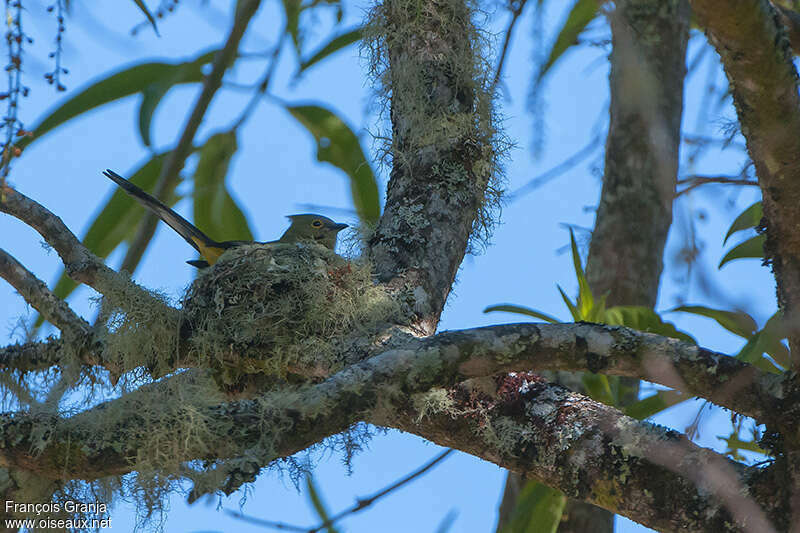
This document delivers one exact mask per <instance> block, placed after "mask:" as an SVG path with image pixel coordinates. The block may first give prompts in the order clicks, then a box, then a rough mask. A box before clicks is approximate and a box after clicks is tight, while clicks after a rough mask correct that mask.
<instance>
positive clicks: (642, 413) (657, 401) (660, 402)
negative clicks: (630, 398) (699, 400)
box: [625, 390, 691, 420]
mask: <svg viewBox="0 0 800 533" xmlns="http://www.w3.org/2000/svg"><path fill="white" fill-rule="evenodd" d="M690 398H691V397H690V396H686V395H685V394H683V393H681V392H678V391H674V390H662V391H658V392H656V393H655V394H651V395H650V396H648V397H647V398H642V399H641V400H639V401H637V402H635V403H632V404H631V405H629V406H627V407H626V408H625V414H626V415H628V416H630V417H633V418H636V419H637V420H644V419H645V418H649V417H651V416H653V415H655V414H657V413H660V412H661V411H663V410H665V409H668V408H669V407H672V406H673V405H677V404H679V403H681V402H684V401H686V400H688V399H690Z"/></svg>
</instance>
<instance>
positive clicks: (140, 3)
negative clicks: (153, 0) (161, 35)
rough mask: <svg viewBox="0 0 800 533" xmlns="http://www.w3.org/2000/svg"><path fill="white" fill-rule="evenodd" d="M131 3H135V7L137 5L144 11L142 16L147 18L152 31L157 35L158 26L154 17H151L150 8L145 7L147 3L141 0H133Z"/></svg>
mask: <svg viewBox="0 0 800 533" xmlns="http://www.w3.org/2000/svg"><path fill="white" fill-rule="evenodd" d="M133 3H134V4H136V7H138V8H139V9H140V10H141V12H142V13H144V16H145V17H147V20H148V21H149V22H150V25H151V26H153V31H154V32H156V35H158V26H156V19H155V18H153V14H152V13H150V10H149V9H147V5H145V3H144V2H143V1H142V0H133Z"/></svg>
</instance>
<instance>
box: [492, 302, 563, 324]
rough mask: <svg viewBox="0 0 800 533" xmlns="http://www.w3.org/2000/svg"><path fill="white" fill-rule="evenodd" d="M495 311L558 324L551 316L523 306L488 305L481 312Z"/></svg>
mask: <svg viewBox="0 0 800 533" xmlns="http://www.w3.org/2000/svg"><path fill="white" fill-rule="evenodd" d="M497 311H500V312H503V313H515V314H518V315H525V316H529V317H532V318H538V319H539V320H544V321H545V322H549V323H551V324H558V323H559V322H560V320H558V319H557V318H553V317H552V316H550V315H548V314H546V313H542V312H541V311H537V310H536V309H531V308H530V307H525V306H524V305H514V304H497V305H490V306H489V307H487V308H486V309H484V310H483V312H484V313H494V312H497Z"/></svg>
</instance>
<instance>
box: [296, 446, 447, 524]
mask: <svg viewBox="0 0 800 533" xmlns="http://www.w3.org/2000/svg"><path fill="white" fill-rule="evenodd" d="M452 452H453V449H452V448H449V449H447V450H445V451H443V452H442V453H440V454H439V455H437V456H436V457H434V458H433V459H431V460H430V461H428V463H427V464H425V465H423V466H422V467H420V468H418V469H417V470H415V471H414V472H411V473H410V474H408V475H407V476H405V477H404V478H402V479H399V480H397V481H395V482H394V483H392V484H391V485H389V486H388V487H386V488H385V489H383V490H381V491H378V492H376V493H375V494H373V495H372V496H369V497H368V498H359V499H358V500H356V503H355V505H353V506H352V507H350V508H349V509H345V510H344V511H341V512H340V513H338V514H335V515H333V516H332V517H330V518H328V519H327V520H325V521H324V522H322V523H321V524H319V525H318V526H317V527H315V528H312V529H310V530H309V533H317V531H320V530H322V529H324V528H326V527H329V526H332V525H333V524H334V523H335V522H337V521H339V520H341V519H342V518H344V517H345V516H347V515H351V514H354V513H357V512H359V511H361V510H363V509H366V508H367V507H369V506H370V505H372V504H373V503H375V501H377V500H379V499H381V498H383V497H384V496H386V495H387V494H389V493H391V492H394V491H395V490H397V489H399V488H400V487H402V486H403V485H406V484H407V483H409V482H411V481H413V480H414V479H416V478H418V477H419V476H421V475H422V474H424V473H425V472H427V471H428V470H430V469H431V468H433V467H434V466H436V465H437V464H438V463H440V462H441V461H443V460H444V459H445V458H446V457H447V456H448V455H450V454H451V453H452Z"/></svg>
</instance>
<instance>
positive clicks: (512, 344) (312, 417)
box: [0, 324, 782, 516]
mask: <svg viewBox="0 0 800 533" xmlns="http://www.w3.org/2000/svg"><path fill="white" fill-rule="evenodd" d="M659 360H661V361H662V363H666V364H662V365H656V366H668V367H670V368H676V369H677V374H676V376H669V375H667V376H664V375H659V374H656V375H654V377H653V380H654V381H656V382H665V383H666V384H669V385H673V386H675V385H676V384H677V385H683V386H685V387H686V389H685V390H687V392H694V387H695V386H696V385H698V381H699V386H701V387H702V388H703V389H704V390H707V391H711V393H710V396H711V398H712V399H718V400H719V401H720V402H722V404H723V405H726V406H728V407H731V408H733V409H737V410H739V411H741V412H745V413H748V414H751V415H754V416H756V417H757V418H762V417H767V416H768V414H767V413H769V412H772V411H775V409H773V408H771V407H770V406H771V405H774V404H775V403H776V402H777V401H779V399H780V397H781V394H782V393H781V391H782V389H781V377H780V376H768V375H764V374H762V373H760V372H759V371H758V370H756V369H751V367H749V365H746V364H745V363H741V362H739V361H736V360H735V359H733V358H730V357H726V356H722V355H719V354H713V353H710V352H707V351H704V350H701V349H699V348H697V347H696V346H693V345H691V344H688V343H683V342H677V341H672V340H668V339H664V338H661V337H658V336H656V335H651V334H646V333H641V332H636V331H634V330H629V329H626V328H619V327H609V326H602V325H597V324H549V325H537V324H509V325H503V326H493V327H486V328H477V329H474V330H465V331H453V332H445V333H442V334H439V335H437V336H434V337H430V338H426V339H414V340H411V341H409V342H407V343H406V344H405V345H402V346H400V347H398V348H394V349H391V350H388V351H386V352H384V353H383V354H380V355H377V356H374V357H372V358H369V359H367V360H365V361H362V362H360V363H357V364H354V365H351V366H349V367H347V368H346V369H344V370H342V371H340V372H338V373H337V374H334V375H333V376H331V377H330V378H328V379H327V380H325V381H323V382H322V383H319V384H317V385H309V386H304V387H300V388H297V389H281V390H276V391H273V392H269V393H264V394H261V395H259V396H255V397H253V398H251V399H247V400H238V401H228V402H226V401H224V399H221V398H216V397H214V396H213V395H211V394H210V393H209V389H208V387H207V386H206V385H203V384H202V383H201V380H203V379H205V380H206V381H209V380H210V377H208V376H207V375H204V373H203V372H202V371H195V370H190V371H187V372H183V373H181V374H178V375H176V376H173V377H170V378H165V379H163V380H161V381H159V382H157V383H153V384H151V385H146V386H143V387H141V388H140V389H139V390H137V391H135V392H132V393H129V394H126V395H125V396H123V397H122V398H119V399H116V400H111V401H109V402H106V403H104V404H101V405H99V406H97V407H95V408H92V409H89V410H87V411H84V412H81V413H79V414H77V415H74V416H71V417H69V418H60V417H56V416H54V415H44V414H36V413H29V414H24V413H23V414H19V413H18V414H7V415H3V416H0V466H5V467H9V468H20V469H24V470H27V471H30V472H33V473H35V474H36V475H37V476H39V477H41V478H44V479H51V480H59V479H64V478H77V479H96V478H99V477H104V476H108V475H114V474H122V473H125V472H128V471H131V470H139V469H141V468H142V467H143V466H144V467H149V468H164V467H165V463H164V461H167V462H166V465H167V466H173V467H178V466H179V465H181V464H182V463H183V462H184V461H190V460H196V459H201V460H203V459H205V460H210V459H216V460H220V459H221V460H223V461H225V463H224V465H222V466H220V467H219V468H221V469H223V468H224V469H223V470H218V472H224V474H225V476H224V478H225V479H224V481H223V482H222V483H221V484H220V482H219V478H217V481H216V484H215V485H213V486H210V487H205V488H203V487H202V486H201V487H196V488H195V491H196V492H197V493H199V494H202V493H203V491H204V490H218V489H219V490H224V491H226V492H231V491H233V490H236V489H237V488H238V487H239V486H241V484H242V483H245V482H248V481H252V480H253V479H255V476H256V475H257V474H258V472H259V470H260V469H261V468H262V467H264V466H267V465H268V464H270V463H271V462H272V461H274V460H275V459H278V458H280V457H287V456H290V455H292V454H294V453H296V452H298V451H300V450H303V449H306V448H308V447H309V446H311V445H313V444H315V443H317V442H320V441H321V440H323V439H324V438H326V437H328V436H330V435H333V434H335V433H339V432H342V431H344V430H346V429H347V428H348V427H350V426H351V425H352V424H353V423H356V422H358V421H360V420H364V421H370V422H376V423H383V422H386V423H387V425H389V426H392V427H401V428H403V429H409V426H407V425H406V422H402V424H401V425H399V426H395V424H394V423H393V422H391V421H392V420H394V418H393V417H395V416H396V413H397V412H398V410H400V411H401V412H402V410H403V409H406V408H407V407H408V406H409V405H411V404H414V403H415V402H416V401H417V400H416V399H417V398H419V394H420V393H423V394H426V393H428V394H430V393H431V392H430V391H432V390H437V389H438V390H446V389H452V388H453V387H458V384H459V383H462V382H464V381H466V380H469V379H471V378H484V377H487V376H493V375H497V374H501V375H507V374H508V373H509V372H513V371H518V370H523V369H531V368H532V369H542V368H554V367H555V368H562V369H570V370H589V369H593V370H603V371H606V372H608V373H622V374H624V375H635V376H638V377H643V376H645V375H648V372H649V370H648V362H658V361H659ZM744 377H746V378H747V379H744V380H743V381H742V382H740V383H737V378H744ZM526 379H528V378H526ZM530 379H533V380H534V381H535V382H536V387H539V389H537V390H539V391H540V392H539V393H537V394H536V395H534V396H531V397H528V396H526V397H525V401H529V402H531V403H530V404H529V406H528V407H527V408H526V410H523V411H519V400H520V398H521V397H520V396H519V393H520V391H521V390H522V388H523V387H522V385H521V384H520V383H517V382H515V381H514V380H513V379H512V380H511V381H510V382H507V383H506V386H504V387H503V388H502V389H503V390H504V391H505V392H504V393H503V394H501V396H502V398H501V400H502V402H501V403H503V404H504V405H505V406H501V407H500V408H499V410H494V411H492V416H495V415H496V414H500V415H502V416H508V415H512V414H513V415H514V416H521V417H522V418H523V419H524V420H517V421H516V422H514V421H513V420H511V422H514V424H516V425H524V424H528V425H529V426H530V424H539V423H538V422H536V417H538V416H539V415H540V414H541V413H545V412H546V413H550V412H552V409H554V407H553V400H554V398H555V399H556V400H557V403H558V405H559V407H558V408H557V409H558V410H559V412H562V413H563V415H564V417H563V418H562V417H557V418H556V419H553V420H551V422H552V421H559V420H560V422H558V424H557V425H556V426H553V425H552V424H551V422H548V423H547V424H542V425H540V426H536V427H535V431H534V428H531V427H529V429H528V430H525V432H523V433H520V434H517V433H507V434H506V435H505V436H504V437H503V438H502V439H500V440H499V441H496V440H492V438H489V439H488V440H486V439H485V437H486V436H487V435H486V434H484V433H482V432H481V431H476V428H475V427H471V429H469V430H468V429H467V428H466V427H465V428H464V429H463V430H461V431H460V432H452V433H451V432H450V431H449V429H448V428H449V427H450V424H464V423H468V424H472V423H474V422H475V421H478V422H480V420H481V418H480V417H481V416H483V415H482V413H483V412H484V411H485V410H486V409H485V408H486V407H487V406H491V405H493V403H492V402H495V400H491V399H490V400H489V404H486V403H485V402H484V399H482V398H481V397H473V396H470V395H467V396H465V397H464V398H463V399H464V401H467V402H473V403H474V405H473V406H472V408H471V410H470V409H464V408H462V407H459V406H458V405H457V402H456V403H455V404H454V403H452V402H450V405H451V406H454V407H446V404H447V402H440V406H439V407H437V405H436V403H435V402H432V403H431V405H432V407H431V408H430V409H428V410H427V411H428V412H430V413H436V412H437V410H441V408H442V407H441V406H445V407H446V410H447V411H448V415H447V417H448V418H449V417H453V422H451V423H450V422H448V423H445V422H444V421H443V420H442V419H441V418H438V417H437V418H435V419H432V420H433V422H430V423H431V424H433V426H435V427H437V428H438V429H436V431H437V432H440V433H420V434H422V435H423V436H426V437H427V438H431V439H432V440H434V441H435V442H437V443H439V444H442V445H447V446H455V447H458V448H461V449H465V450H470V452H471V453H475V454H476V455H477V456H478V457H482V458H484V459H486V460H490V461H494V462H497V463H498V464H499V465H501V466H504V467H513V468H515V469H516V470H518V471H522V472H529V473H531V474H535V475H536V476H537V477H539V474H540V473H542V474H543V476H544V477H541V479H543V481H545V482H548V483H554V484H553V485H552V486H554V487H556V488H560V489H562V490H566V491H567V493H568V494H569V495H570V496H573V497H577V496H579V497H584V496H585V497H587V498H589V499H591V500H592V501H599V498H600V497H601V494H600V493H599V492H597V491H599V490H600V489H598V488H594V489H592V490H594V491H596V492H597V494H593V495H587V493H578V492H575V490H574V489H575V486H574V479H573V478H574V477H575V476H578V477H580V476H582V475H583V474H584V470H585V472H586V473H587V475H588V474H590V473H591V472H594V473H593V474H591V475H592V476H595V475H596V474H598V471H597V470H596V461H592V462H591V464H588V463H587V464H583V463H580V464H572V463H570V464H568V465H564V464H560V463H553V464H548V466H547V470H546V471H539V470H536V469H535V468H533V467H526V468H527V470H524V469H523V470H520V463H518V462H517V461H518V460H519V457H518V453H517V451H514V450H516V447H517V446H524V445H525V443H526V442H527V441H528V440H529V439H530V438H534V436H533V434H532V433H530V432H531V431H533V433H536V436H535V439H536V440H537V442H538V444H536V447H537V448H536V449H538V451H537V452H536V453H537V454H545V453H550V452H548V450H549V448H548V447H547V446H545V444H546V443H547V442H548V439H550V438H556V439H560V438H562V437H563V438H566V437H569V439H575V438H578V439H579V440H580V439H583V437H582V435H584V434H585V433H586V430H587V429H586V425H585V423H586V421H587V420H589V419H591V420H595V422H596V428H595V429H596V431H595V433H594V437H593V438H598V439H601V440H602V438H603V436H604V435H606V436H607V437H608V438H610V439H617V440H619V439H622V438H623V436H624V435H630V438H631V439H633V441H632V443H631V446H634V447H640V448H641V447H646V448H647V449H653V447H654V446H657V445H658V444H657V443H658V441H659V439H660V438H661V437H660V436H659V435H660V434H658V433H653V432H651V430H650V429H649V428H650V426H649V425H648V424H645V423H641V422H637V421H634V420H632V419H629V418H627V417H622V415H621V414H620V413H618V412H617V411H615V410H614V409H613V408H610V407H607V406H602V405H601V404H598V403H596V402H593V401H592V400H589V399H588V398H585V397H583V396H580V395H577V394H575V395H571V396H565V394H567V393H566V392H559V391H562V389H561V388H560V387H556V388H553V387H554V386H551V385H548V384H546V383H543V382H542V381H541V378H535V379H534V378H530ZM673 379H677V381H672V380H673ZM512 385H514V386H513V387H512ZM514 387H517V388H514ZM726 387H734V388H730V389H729V390H728V391H727V392H726V391H725V389H726ZM514 391H517V392H514ZM542 391H551V392H552V393H553V394H556V393H557V394H556V396H553V395H552V394H551V393H550V392H546V393H545V392H542ZM433 395H434V397H437V396H436V393H435V392H434V393H433ZM458 398H461V396H458ZM458 398H456V399H458ZM475 401H477V403H475ZM506 404H507V405H506ZM156 406H157V407H159V408H158V409H155V407H156ZM759 410H763V411H759ZM514 413H516V414H514ZM537 413H539V414H537ZM567 415H569V416H567ZM598 416H599V417H600V418H596V417H598ZM587 417H588V418H587ZM457 419H460V420H461V422H457ZM623 420H624V421H625V422H624V424H622V425H620V424H621V422H620V423H618V422H619V421H623ZM503 423H504V422H503V419H502V417H501V418H499V419H497V421H496V422H495V423H494V425H493V426H492V427H496V428H501V425H502V424H503ZM422 427H423V428H424V427H427V426H425V425H423V426H422ZM509 427H511V428H512V429H513V427H514V425H513V424H512V426H509ZM556 428H558V431H557V432H553V431H554V430H555V429H556ZM420 431H422V430H420ZM425 431H428V430H425ZM431 431H433V430H432V429H431ZM476 436H477V437H481V438H476ZM518 437H519V438H518ZM482 439H483V440H482ZM653 439H655V440H653ZM473 441H475V442H473ZM570 442H571V441H570ZM563 444H565V445H566V444H568V442H567V441H564V442H563ZM612 448H613V447H610V448H608V447H607V448H604V449H603V451H609V450H612ZM640 448H637V449H640ZM614 449H615V448H614ZM695 449H696V448H694V447H690V448H689V449H688V450H689V452H691V451H692V450H695ZM532 450H533V449H530V450H528V452H530V453H533V451H532ZM556 450H558V453H564V454H568V450H566V449H564V448H558V447H557V448H556ZM572 450H573V451H574V450H575V449H574V448H573V449H572ZM641 450H644V448H641ZM528 452H526V453H528ZM553 453H555V452H553ZM615 453H617V452H615ZM642 453H644V451H642ZM703 453H706V452H703ZM689 455H690V456H691V453H690V454H689ZM565 457H566V456H565ZM636 457H638V456H634V457H633V458H632V459H630V458H625V457H623V458H622V459H619V458H617V459H619V461H617V462H618V463H619V462H620V461H621V463H627V462H628V461H629V460H633V461H634V462H636V461H638V459H636ZM707 457H715V455H713V454H711V453H710V452H708V455H707ZM526 460H531V458H530V457H529V458H528V459H526ZM608 460H609V461H614V460H616V459H613V458H612V459H608ZM597 461H599V459H597ZM648 461H650V462H652V461H653V459H652V458H651V459H648ZM636 464H638V463H636ZM618 466H619V467H620V468H622V466H621V465H618ZM630 467H631V465H627V466H625V468H630ZM537 468H538V467H537ZM565 468H566V469H567V470H565ZM634 474H636V475H637V476H638V474H646V476H645V477H647V475H651V474H653V475H654V473H653V471H638V470H637V471H635V472H631V476H633V475H634ZM681 476H685V474H681ZM690 479H692V480H694V478H690ZM695 481H697V480H695ZM628 483H630V484H631V487H633V486H636V487H639V488H641V487H644V486H648V487H649V486H650V485H649V484H653V485H654V486H655V485H657V484H658V483H660V480H658V479H655V478H647V479H638V478H637V479H636V480H633V479H631V480H629V481H628ZM687 486H688V485H687ZM681 487H682V489H683V488H685V486H684V485H681ZM639 488H637V489H636V490H637V491H638V490H639ZM615 490H616V489H615ZM631 490H633V489H631ZM647 490H652V489H650V488H648V489H647ZM695 490H699V493H698V494H700V493H703V490H706V489H702V490H700V489H695ZM776 490H777V487H776ZM712 493H713V491H712ZM626 494H628V493H626ZM630 494H633V492H631V493H630ZM637 494H638V493H637ZM702 498H707V497H706V496H703V497H702ZM603 505H604V506H605V507H607V508H610V509H612V510H617V509H618V510H619V511H620V512H622V511H624V512H625V513H626V514H627V513H628V512H631V513H633V514H634V516H638V515H637V514H636V513H639V515H641V514H642V513H646V512H656V511H654V510H652V509H651V510H650V511H648V510H647V509H648V508H649V506H655V505H659V502H654V501H638V502H636V504H635V506H636V507H637V508H638V509H639V510H638V511H636V512H635V513H634V511H632V510H631V507H633V506H634V504H633V503H631V502H627V501H626V502H620V501H614V502H610V503H609V502H606V501H604V502H603ZM640 507H641V508H640Z"/></svg>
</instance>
